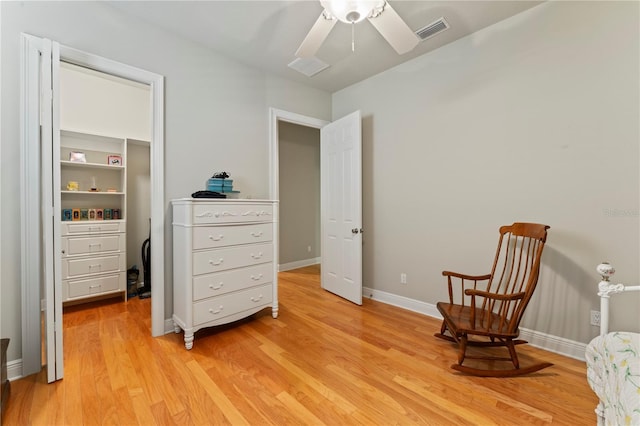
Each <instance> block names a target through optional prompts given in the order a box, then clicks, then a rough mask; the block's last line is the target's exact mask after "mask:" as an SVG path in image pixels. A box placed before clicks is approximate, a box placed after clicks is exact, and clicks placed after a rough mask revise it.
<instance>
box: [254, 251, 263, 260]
mask: <svg viewBox="0 0 640 426" xmlns="http://www.w3.org/2000/svg"><path fill="white" fill-rule="evenodd" d="M251 257H252V258H254V259H260V258H262V252H260V253H258V254H253V253H251Z"/></svg>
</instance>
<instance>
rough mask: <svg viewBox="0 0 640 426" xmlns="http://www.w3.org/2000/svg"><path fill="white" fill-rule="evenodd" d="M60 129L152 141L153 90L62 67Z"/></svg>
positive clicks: (61, 65) (91, 72)
mask: <svg viewBox="0 0 640 426" xmlns="http://www.w3.org/2000/svg"><path fill="white" fill-rule="evenodd" d="M60 127H61V128H63V129H66V130H74V131H77V132H86V133H92V134H99V135H108V136H113V137H120V138H134V139H140V140H144V141H150V140H151V89H150V87H149V86H147V85H146V84H140V83H136V82H134V81H130V80H125V79H123V78H119V77H115V76H111V75H109V74H105V73H101V72H97V71H93V70H90V69H87V68H82V67H79V66H76V65H72V64H67V63H64V62H63V63H61V64H60Z"/></svg>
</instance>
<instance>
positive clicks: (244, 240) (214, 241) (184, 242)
mask: <svg viewBox="0 0 640 426" xmlns="http://www.w3.org/2000/svg"><path fill="white" fill-rule="evenodd" d="M172 204H173V274H174V275H173V323H174V328H175V331H176V333H178V332H180V329H182V330H184V344H185V347H186V348H187V349H191V348H192V347H193V339H194V333H195V332H196V331H198V330H199V329H201V328H203V327H211V326H216V325H221V324H226V323H230V322H233V321H237V320H239V319H242V318H245V317H247V316H249V315H251V314H254V313H256V312H258V311H260V310H262V309H264V308H266V307H269V306H271V313H272V315H273V317H274V318H277V316H278V277H277V268H276V262H275V253H277V236H278V229H277V222H276V218H277V202H275V201H262V200H220V199H212V200H205V199H191V198H188V199H187V198H185V199H180V200H173V202H172Z"/></svg>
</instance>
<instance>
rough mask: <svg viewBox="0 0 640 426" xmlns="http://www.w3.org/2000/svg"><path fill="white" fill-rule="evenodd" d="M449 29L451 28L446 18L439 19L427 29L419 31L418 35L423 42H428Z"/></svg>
mask: <svg viewBox="0 0 640 426" xmlns="http://www.w3.org/2000/svg"><path fill="white" fill-rule="evenodd" d="M448 28H449V23H448V22H447V21H446V20H445V19H444V18H439V19H438V20H436V21H434V22H432V23H430V24H429V25H427V26H426V27H423V28H420V29H419V30H417V31H416V35H417V36H418V37H420V39H421V40H426V39H428V38H431V37H433V36H434V35H436V34H438V33H441V32H442V31H444V30H447V29H448Z"/></svg>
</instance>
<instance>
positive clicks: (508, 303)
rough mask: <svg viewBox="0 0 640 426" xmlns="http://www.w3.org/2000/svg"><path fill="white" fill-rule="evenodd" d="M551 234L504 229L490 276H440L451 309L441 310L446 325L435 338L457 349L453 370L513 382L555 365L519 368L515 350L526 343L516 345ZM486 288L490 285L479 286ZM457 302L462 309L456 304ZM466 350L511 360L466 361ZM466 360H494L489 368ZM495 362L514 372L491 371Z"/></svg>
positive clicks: (521, 226)
mask: <svg viewBox="0 0 640 426" xmlns="http://www.w3.org/2000/svg"><path fill="white" fill-rule="evenodd" d="M547 229H549V226H547V225H539V224H535V223H514V224H513V225H511V226H502V227H501V228H500V239H499V240H498V249H497V250H496V257H495V260H494V262H493V268H492V269H491V273H490V274H487V275H479V276H473V275H465V274H460V273H456V272H449V271H444V272H442V275H444V276H445V277H447V283H448V285H449V303H445V302H438V304H437V307H438V310H439V311H440V313H441V314H442V316H443V317H444V320H443V321H442V327H441V330H440V333H436V334H435V336H436V337H440V338H443V339H446V340H450V341H452V342H456V343H457V344H458V346H459V352H458V364H454V365H452V366H451V368H453V369H454V370H458V371H462V372H464V373H468V374H472V375H476V376H485V377H511V376H519V375H522V374H528V373H532V372H534V371H538V370H541V369H543V368H545V367H549V366H550V365H552V364H550V363H548V362H543V363H539V364H535V365H531V366H528V367H524V368H520V364H519V362H518V355H517V354H516V349H515V345H519V344H522V343H527V342H526V341H524V340H517V337H518V335H519V334H520V331H519V329H518V325H519V324H520V320H521V319H522V315H523V314H524V310H525V308H526V307H527V304H528V303H529V300H530V299H531V296H532V295H533V291H534V290H535V288H536V284H537V283H538V275H539V273H540V256H541V255H542V249H543V248H544V244H545V242H546V239H547ZM484 282H486V285H480V284H481V283H482V284H484ZM454 297H455V298H456V300H457V301H458V303H454ZM447 332H448V334H445V333H447ZM467 346H480V347H496V346H503V347H506V348H507V349H508V351H509V357H496V356H490V355H485V354H480V355H468V354H467ZM486 352H487V351H484V353H486ZM465 359H482V360H490V361H491V362H489V363H487V365H489V366H490V367H489V368H474V367H470V366H465V365H462V363H463V362H464V360H465ZM493 361H511V362H512V363H513V368H511V369H495V368H492V367H493V364H494V363H493Z"/></svg>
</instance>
